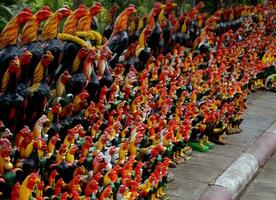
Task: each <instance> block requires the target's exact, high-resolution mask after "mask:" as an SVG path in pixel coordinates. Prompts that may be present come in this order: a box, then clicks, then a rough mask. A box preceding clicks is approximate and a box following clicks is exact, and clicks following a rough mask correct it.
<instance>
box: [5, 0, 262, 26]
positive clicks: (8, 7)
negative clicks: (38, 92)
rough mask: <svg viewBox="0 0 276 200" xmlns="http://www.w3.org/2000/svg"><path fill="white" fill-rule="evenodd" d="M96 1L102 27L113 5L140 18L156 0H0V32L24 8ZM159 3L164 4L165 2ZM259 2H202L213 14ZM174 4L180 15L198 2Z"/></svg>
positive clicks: (185, 0) (187, 1) (243, 0)
mask: <svg viewBox="0 0 276 200" xmlns="http://www.w3.org/2000/svg"><path fill="white" fill-rule="evenodd" d="M96 1H98V2H101V3H102V4H103V5H104V7H105V9H104V10H103V12H102V13H101V15H100V17H99V22H100V23H101V24H100V25H101V26H104V23H105V22H106V16H107V14H108V9H109V8H110V7H111V6H112V5H114V4H115V3H117V4H118V5H119V6H120V9H121V10H123V9H124V8H125V7H127V6H128V5H129V4H134V5H135V6H136V7H137V10H138V14H139V15H140V16H142V15H145V14H147V13H149V11H150V10H151V8H152V5H153V3H154V2H155V1H156V0H0V31H2V29H3V27H4V26H5V24H6V23H7V21H9V20H10V19H11V18H12V16H14V15H16V14H17V13H18V12H19V11H20V10H22V8H24V7H30V8H31V9H32V10H33V11H34V12H35V11H37V10H38V9H39V8H41V7H42V6H43V5H48V6H49V7H50V8H51V9H52V10H53V11H55V10H57V9H58V8H60V7H62V5H64V4H66V5H68V6H70V7H71V8H72V9H73V8H75V7H77V6H78V5H79V4H81V3H84V4H86V5H87V6H88V7H90V6H91V5H93V4H94V3H95V2H96ZM159 1H161V2H166V0H159ZM261 1H262V0H207V1H205V0H204V3H205V4H206V7H205V11H207V12H213V11H215V10H216V9H218V8H219V7H228V6H232V5H235V4H256V3H260V2H261ZM174 2H176V3H177V4H178V5H179V6H178V11H177V12H178V13H182V12H185V11H188V10H189V9H190V7H191V6H194V5H195V4H196V3H198V2H199V0H174Z"/></svg>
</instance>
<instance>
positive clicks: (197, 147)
mask: <svg viewBox="0 0 276 200" xmlns="http://www.w3.org/2000/svg"><path fill="white" fill-rule="evenodd" d="M189 146H190V147H192V148H193V150H195V151H199V152H208V151H209V147H208V146H206V145H200V144H199V142H189Z"/></svg>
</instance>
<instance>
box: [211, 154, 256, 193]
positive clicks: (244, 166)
mask: <svg viewBox="0 0 276 200" xmlns="http://www.w3.org/2000/svg"><path fill="white" fill-rule="evenodd" d="M258 169H259V161H258V159H257V158H255V156H253V155H250V154H248V153H243V154H242V155H241V156H240V157H239V158H238V159H237V160H235V161H234V162H233V163H232V164H231V165H230V166H229V167H228V168H227V169H226V171H224V173H223V174H222V175H221V176H220V177H218V178H217V179H216V181H215V184H214V185H217V186H222V187H225V188H227V189H228V190H229V192H230V193H231V195H232V197H233V199H235V198H236V197H237V196H238V195H239V194H240V192H241V190H242V189H243V188H244V187H245V186H246V185H247V184H248V182H249V181H250V180H251V178H252V177H253V176H254V175H255V173H256V172H257V171H258Z"/></svg>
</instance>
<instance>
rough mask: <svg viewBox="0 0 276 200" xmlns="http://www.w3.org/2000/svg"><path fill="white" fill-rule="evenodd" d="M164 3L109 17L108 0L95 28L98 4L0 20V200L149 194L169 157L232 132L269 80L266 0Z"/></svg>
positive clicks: (270, 19)
mask: <svg viewBox="0 0 276 200" xmlns="http://www.w3.org/2000/svg"><path fill="white" fill-rule="evenodd" d="M176 6H177V5H176V4H175V3H173V2H171V1H167V3H166V4H162V3H159V2H156V3H155V4H154V5H153V9H152V10H151V12H150V13H149V15H148V16H143V17H141V18H139V17H138V16H135V17H134V15H135V13H136V12H137V11H136V8H135V6H134V5H130V6H129V7H127V8H126V9H125V10H123V11H122V12H121V13H120V14H119V15H118V17H117V18H116V11H117V10H118V8H119V7H118V5H115V6H114V7H113V8H112V10H111V13H110V15H111V16H110V25H108V26H107V27H106V28H105V30H104V34H103V35H101V34H100V33H99V32H98V31H97V30H96V27H95V18H96V16H97V14H98V13H100V12H101V10H102V5H101V4H100V3H96V4H95V5H94V6H92V7H91V8H87V7H86V6H85V5H80V6H79V8H77V9H76V10H75V11H71V10H70V8H69V7H68V6H64V7H62V8H60V9H58V10H57V11H56V12H54V13H52V12H51V10H50V9H49V8H48V7H47V6H45V7H43V8H42V9H41V10H39V11H38V12H37V13H35V14H32V11H31V10H30V9H27V8H26V9H24V10H23V11H22V12H20V13H19V14H18V15H16V16H15V17H14V18H13V19H12V20H11V21H10V22H8V23H7V25H6V27H5V28H4V30H3V31H2V33H1V38H0V48H1V49H0V80H1V82H0V86H1V87H0V89H1V93H0V120H1V121H0V199H12V200H18V199H20V200H27V199H37V200H41V199H53V200H54V199H62V200H66V199H74V200H75V199H87V200H88V199H91V200H92V199H95V200H96V199H98V200H105V199H116V200H125V199H130V200H134V199H160V198H162V197H163V196H164V195H165V192H164V188H165V186H166V183H167V182H169V181H171V180H172V179H173V176H172V174H171V173H169V172H168V168H169V167H174V166H175V165H176V164H181V163H183V162H185V161H187V160H188V159H189V155H190V154H191V151H192V149H194V150H197V151H201V152H208V150H209V149H211V148H214V147H215V144H226V143H227V142H226V141H225V138H224V137H223V134H224V133H226V134H234V133H239V132H240V131H241V129H240V126H239V125H240V123H241V122H242V120H243V113H244V110H245V109H246V99H247V96H248V94H249V93H250V92H252V91H255V90H257V89H261V88H262V89H265V88H266V89H269V90H274V91H275V90H276V75H275V74H276V68H275V53H276V52H275V50H276V40H275V37H274V36H275V14H273V12H274V13H275V9H276V4H275V2H273V1H268V2H267V3H265V4H260V5H257V6H236V7H232V8H229V9H221V10H218V11H216V12H215V13H214V14H213V15H211V16H209V17H207V16H208V14H206V13H201V9H202V8H203V7H204V4H203V3H202V2H200V3H199V4H198V5H196V6H195V7H194V8H193V9H192V10H190V11H189V12H188V13H185V14H183V15H182V16H180V17H178V16H176V14H175V13H176V12H174V11H175V9H176ZM63 19H66V20H65V22H64V23H61V22H62V20H63ZM42 21H45V23H41V22H42ZM62 24H64V25H62ZM21 26H22V27H23V28H21ZM40 29H42V33H41V34H40V33H39V31H38V30H40ZM59 30H63V31H62V32H59Z"/></svg>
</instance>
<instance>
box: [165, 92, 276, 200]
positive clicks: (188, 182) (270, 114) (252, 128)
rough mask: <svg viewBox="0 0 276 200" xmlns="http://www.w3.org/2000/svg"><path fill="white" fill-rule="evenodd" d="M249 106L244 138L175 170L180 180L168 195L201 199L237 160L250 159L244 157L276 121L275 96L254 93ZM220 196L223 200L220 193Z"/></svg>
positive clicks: (196, 155) (198, 155)
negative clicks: (250, 147)
mask: <svg viewBox="0 0 276 200" xmlns="http://www.w3.org/2000/svg"><path fill="white" fill-rule="evenodd" d="M247 103H248V109H247V110H246V112H245V119H244V121H243V123H242V125H241V128H242V129H243V132H242V133H241V134H238V135H231V136H227V137H226V139H227V141H228V143H229V144H227V145H225V146H219V145H216V147H215V149H213V150H211V151H210V152H209V153H197V152H194V153H193V154H192V158H191V159H190V160H189V161H188V163H187V164H184V165H179V166H177V168H176V169H172V170H171V171H172V172H173V173H174V174H175V177H176V178H175V180H174V182H172V183H170V184H169V185H168V189H167V194H168V195H169V197H170V199H172V200H174V199H175V200H180V199H182V200H185V199H189V200H193V199H198V198H199V197H200V196H201V195H202V194H204V193H205V192H206V190H207V189H208V188H209V185H212V184H214V183H215V180H216V179H217V177H219V176H220V175H221V174H223V173H224V172H225V170H226V169H227V168H228V167H229V166H230V165H231V164H232V163H233V162H234V161H235V160H236V159H237V158H239V157H240V156H241V155H243V156H244V155H246V154H243V153H246V150H247V149H248V147H249V146H251V145H252V144H254V143H255V141H256V140H257V139H258V138H259V137H260V135H262V134H263V133H264V132H265V131H266V130H267V129H268V128H269V127H270V126H271V125H272V124H273V123H274V122H275V121H276V94H275V93H270V92H265V91H259V92H257V93H252V94H250V96H249V99H248V101H247ZM249 160H250V159H249ZM216 187H217V186H216ZM216 187H215V188H212V189H215V190H216V189H219V191H221V192H222V193H225V194H227V192H228V193H229V191H224V190H225V188H222V187H219V188H216ZM216 195H217V196H218V199H221V198H220V197H219V195H220V194H219V193H216ZM229 195H230V196H229V199H231V198H232V196H231V194H230V193H229Z"/></svg>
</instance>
